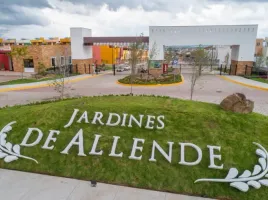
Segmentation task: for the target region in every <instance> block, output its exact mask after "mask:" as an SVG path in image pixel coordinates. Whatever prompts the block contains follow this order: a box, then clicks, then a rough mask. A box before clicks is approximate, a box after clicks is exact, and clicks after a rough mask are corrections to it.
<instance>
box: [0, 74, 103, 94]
mask: <svg viewBox="0 0 268 200" xmlns="http://www.w3.org/2000/svg"><path fill="white" fill-rule="evenodd" d="M101 75H104V74H99V75H79V77H73V78H72V77H71V79H70V78H68V80H66V81H65V82H66V83H76V82H78V81H82V80H85V79H89V78H94V77H97V76H101ZM52 82H53V80H52V81H40V82H36V83H24V84H17V85H3V86H1V87H0V92H8V91H16V90H27V89H34V88H41V87H49V86H50V85H51V84H52Z"/></svg>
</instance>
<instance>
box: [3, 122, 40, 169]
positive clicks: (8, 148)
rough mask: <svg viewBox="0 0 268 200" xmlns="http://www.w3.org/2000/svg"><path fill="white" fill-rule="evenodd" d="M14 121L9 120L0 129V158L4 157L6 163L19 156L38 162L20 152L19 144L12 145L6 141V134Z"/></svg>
mask: <svg viewBox="0 0 268 200" xmlns="http://www.w3.org/2000/svg"><path fill="white" fill-rule="evenodd" d="M15 123H16V122H15V121H13V122H10V123H9V124H7V125H6V126H5V127H4V128H3V129H2V130H1V131H0V159H4V161H5V162H6V163H10V162H12V161H15V160H18V159H19V158H24V159H28V160H32V161H34V162H36V163H37V164H38V162H37V161H36V160H35V159H33V158H30V157H27V156H23V155H21V154H20V145H18V144H15V145H13V144H11V143H10V142H7V141H6V137H7V134H8V133H9V132H10V131H11V130H12V125H13V124H15Z"/></svg>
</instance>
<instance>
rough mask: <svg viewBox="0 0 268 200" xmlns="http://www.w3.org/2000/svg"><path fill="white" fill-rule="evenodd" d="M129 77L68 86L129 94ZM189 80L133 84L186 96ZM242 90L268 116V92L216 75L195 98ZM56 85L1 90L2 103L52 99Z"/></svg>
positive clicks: (217, 98)
mask: <svg viewBox="0 0 268 200" xmlns="http://www.w3.org/2000/svg"><path fill="white" fill-rule="evenodd" d="M124 76H125V74H124V73H117V75H116V76H113V75H112V73H111V74H105V75H103V76H99V77H95V78H90V79H86V80H83V81H80V82H76V83H72V84H71V85H70V88H69V89H68V93H69V95H70V96H80V95H84V96H94V95H105V94H129V93H130V92H131V87H129V86H122V85H118V84H116V81H117V80H118V79H120V78H123V77H124ZM184 78H185V83H184V84H182V85H177V86H167V87H133V91H132V92H133V93H134V94H154V95H165V96H171V97H176V98H182V99H189V98H190V75H189V74H184ZM235 92H241V93H244V94H245V95H246V96H247V98H249V99H251V100H253V101H254V102H255V108H254V111H255V112H259V113H262V114H265V115H268V92H267V91H262V90H257V89H254V88H248V87H245V86H241V85H238V84H235V83H231V82H228V81H226V80H223V79H221V78H220V77H218V76H215V75H203V76H202V77H201V78H200V79H199V80H198V81H197V85H196V87H195V92H194V97H193V99H194V100H197V101H203V102H211V103H217V104H219V103H220V102H221V100H222V99H223V98H224V97H226V96H228V95H229V94H232V93H235ZM57 96H58V94H57V93H56V92H55V91H54V89H53V88H49V87H46V88H37V89H29V90H23V91H12V92H3V93H0V106H5V105H14V104H26V103H29V102H32V101H40V100H49V99H53V98H55V97H57Z"/></svg>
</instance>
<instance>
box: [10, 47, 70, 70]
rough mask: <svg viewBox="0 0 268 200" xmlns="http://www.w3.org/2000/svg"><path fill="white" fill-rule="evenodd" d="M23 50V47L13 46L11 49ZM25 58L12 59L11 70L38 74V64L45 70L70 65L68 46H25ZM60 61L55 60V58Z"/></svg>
mask: <svg viewBox="0 0 268 200" xmlns="http://www.w3.org/2000/svg"><path fill="white" fill-rule="evenodd" d="M23 47H24V48H25V46H13V47H12V48H23ZM26 48H27V56H25V57H24V58H17V57H15V56H14V57H13V58H12V61H13V69H14V71H15V72H38V68H39V65H40V64H43V65H44V66H45V67H46V68H51V67H54V66H58V65H57V63H56V62H57V60H58V61H59V60H60V61H59V62H60V65H64V64H71V62H72V61H71V46H70V45H31V46H27V47H26ZM59 56H60V59H57V57H58V58H59Z"/></svg>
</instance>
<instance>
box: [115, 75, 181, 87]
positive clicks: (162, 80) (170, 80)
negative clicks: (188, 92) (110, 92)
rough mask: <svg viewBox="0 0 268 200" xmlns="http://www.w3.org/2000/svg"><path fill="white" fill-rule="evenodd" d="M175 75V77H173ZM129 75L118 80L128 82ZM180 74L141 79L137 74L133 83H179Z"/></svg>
mask: <svg viewBox="0 0 268 200" xmlns="http://www.w3.org/2000/svg"><path fill="white" fill-rule="evenodd" d="M174 76H175V77H174ZM130 79H131V76H126V77H124V78H122V79H119V80H118V82H120V83H124V84H130V83H131V80H130ZM181 81H182V79H181V76H180V75H173V74H166V75H164V74H162V75H161V77H159V78H156V79H151V80H147V79H142V78H140V77H138V76H134V77H133V81H132V83H133V84H137V85H139V84H140V85H157V84H171V83H179V82H181Z"/></svg>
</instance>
